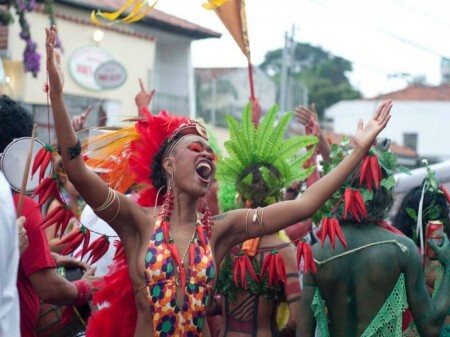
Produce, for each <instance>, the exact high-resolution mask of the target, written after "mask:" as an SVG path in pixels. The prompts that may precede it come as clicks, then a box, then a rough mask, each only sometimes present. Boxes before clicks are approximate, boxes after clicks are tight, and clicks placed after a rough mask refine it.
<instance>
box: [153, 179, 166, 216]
mask: <svg viewBox="0 0 450 337" xmlns="http://www.w3.org/2000/svg"><path fill="white" fill-rule="evenodd" d="M165 187H166V185H163V186H161V187H160V188H159V190H158V192H156V198H155V204H154V205H155V206H154V209H153V216H156V206H158V197H159V193H160V192H161V190H162V189H163V188H165Z"/></svg>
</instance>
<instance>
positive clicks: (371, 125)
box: [355, 101, 392, 151]
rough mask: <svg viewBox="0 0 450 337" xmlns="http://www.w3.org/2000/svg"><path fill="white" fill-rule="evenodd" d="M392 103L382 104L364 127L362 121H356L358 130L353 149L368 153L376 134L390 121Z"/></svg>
mask: <svg viewBox="0 0 450 337" xmlns="http://www.w3.org/2000/svg"><path fill="white" fill-rule="evenodd" d="M391 108H392V101H386V102H384V103H382V104H381V105H380V106H379V107H378V109H377V111H376V112H375V114H374V115H373V116H372V119H371V120H370V121H369V122H368V123H367V124H366V125H365V126H364V123H363V121H362V119H360V120H359V121H358V129H357V130H356V134H355V147H359V148H362V149H363V150H365V151H368V150H369V149H370V147H371V146H372V145H373V144H374V142H375V139H376V138H377V136H378V134H379V133H380V132H381V131H382V130H383V129H384V128H385V127H386V125H387V123H388V122H389V119H391V115H390V112H391Z"/></svg>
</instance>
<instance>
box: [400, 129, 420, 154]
mask: <svg viewBox="0 0 450 337" xmlns="http://www.w3.org/2000/svg"><path fill="white" fill-rule="evenodd" d="M417 138H418V137H417V133H404V134H403V145H404V146H406V147H409V148H411V149H413V150H414V151H417Z"/></svg>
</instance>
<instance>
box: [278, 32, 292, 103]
mask: <svg viewBox="0 0 450 337" xmlns="http://www.w3.org/2000/svg"><path fill="white" fill-rule="evenodd" d="M294 35H295V25H292V33H291V36H290V37H289V35H288V33H287V32H286V33H285V35H284V48H283V54H282V59H281V60H282V63H281V76H280V102H279V106H280V110H281V111H287V110H288V109H290V108H291V107H289V102H290V101H291V100H292V97H290V96H292V93H290V91H291V90H290V78H291V72H292V66H293V64H294V56H295V41H294Z"/></svg>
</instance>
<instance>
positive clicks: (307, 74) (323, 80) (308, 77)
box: [260, 43, 361, 118]
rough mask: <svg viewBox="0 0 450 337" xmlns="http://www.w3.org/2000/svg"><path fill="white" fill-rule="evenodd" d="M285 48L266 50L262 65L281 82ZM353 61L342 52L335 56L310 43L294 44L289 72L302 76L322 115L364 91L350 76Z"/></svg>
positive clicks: (310, 96) (299, 77) (310, 97)
mask: <svg viewBox="0 0 450 337" xmlns="http://www.w3.org/2000/svg"><path fill="white" fill-rule="evenodd" d="M282 54H283V50H282V49H276V50H272V51H269V52H267V53H266V56H265V58H264V62H263V63H262V64H261V66H260V67H261V68H262V69H263V70H264V71H266V72H267V74H269V76H272V78H273V79H274V80H275V81H277V83H279V82H280V74H281V68H282ZM351 70H352V64H351V63H350V62H349V61H348V60H346V59H344V58H342V57H339V56H334V55H332V54H330V53H328V52H327V51H325V50H323V49H322V48H320V47H315V46H312V45H310V44H307V43H297V44H296V45H295V50H294V57H293V64H292V66H291V69H290V74H291V76H293V77H294V78H295V79H298V80H301V81H302V82H303V83H304V84H305V85H306V87H307V88H308V101H309V102H311V103H313V102H314V103H316V106H317V110H318V112H319V117H320V118H322V116H323V112H324V110H325V109H326V108H328V107H330V106H331V105H333V104H334V103H336V102H339V101H341V100H345V99H356V98H360V97H361V93H360V92H359V91H358V90H356V89H354V88H353V87H352V86H351V84H350V81H349V79H348V77H347V74H348V72H350V71H351Z"/></svg>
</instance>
